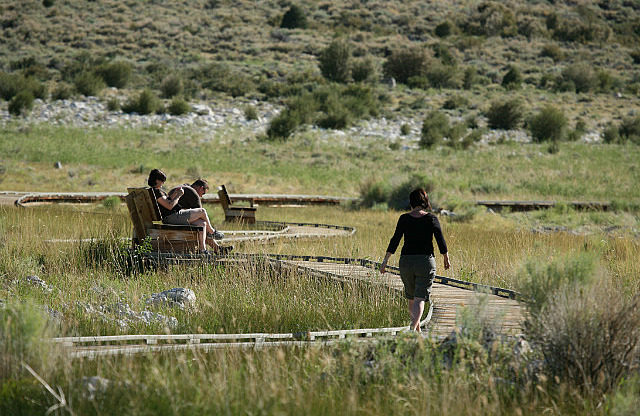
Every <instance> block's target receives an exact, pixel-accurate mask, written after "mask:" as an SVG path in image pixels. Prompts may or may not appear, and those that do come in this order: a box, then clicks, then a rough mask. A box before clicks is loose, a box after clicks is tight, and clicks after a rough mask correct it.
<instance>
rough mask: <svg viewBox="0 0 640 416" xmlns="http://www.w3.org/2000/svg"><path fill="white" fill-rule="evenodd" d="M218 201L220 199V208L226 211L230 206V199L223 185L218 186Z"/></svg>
mask: <svg viewBox="0 0 640 416" xmlns="http://www.w3.org/2000/svg"><path fill="white" fill-rule="evenodd" d="M218 199H220V204H222V208H223V209H224V210H225V211H226V210H228V209H229V206H230V205H231V198H229V193H228V192H227V187H226V186H224V185H220V186H219V187H218Z"/></svg>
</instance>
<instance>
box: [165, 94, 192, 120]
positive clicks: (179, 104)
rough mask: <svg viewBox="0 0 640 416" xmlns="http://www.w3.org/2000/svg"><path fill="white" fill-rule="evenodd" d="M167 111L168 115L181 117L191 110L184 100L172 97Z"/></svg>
mask: <svg viewBox="0 0 640 416" xmlns="http://www.w3.org/2000/svg"><path fill="white" fill-rule="evenodd" d="M167 110H168V111H169V114H171V115H173V116H181V115H183V114H187V113H189V112H190V111H191V110H192V107H191V104H189V103H188V102H187V101H186V100H185V99H184V98H182V97H174V98H173V100H171V103H170V104H169V106H168V107H167Z"/></svg>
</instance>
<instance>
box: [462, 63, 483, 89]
mask: <svg viewBox="0 0 640 416" xmlns="http://www.w3.org/2000/svg"><path fill="white" fill-rule="evenodd" d="M479 82H480V76H479V75H478V71H477V70H476V69H475V68H474V67H472V66H468V67H466V68H465V70H464V73H463V75H462V88H464V89H465V90H470V89H471V88H473V86H474V85H476V84H478V83H479Z"/></svg>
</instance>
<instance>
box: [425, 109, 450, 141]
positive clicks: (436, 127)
mask: <svg viewBox="0 0 640 416" xmlns="http://www.w3.org/2000/svg"><path fill="white" fill-rule="evenodd" d="M449 129H450V126H449V119H448V118H447V115H446V114H444V113H442V112H440V111H432V112H430V113H429V114H427V117H426V118H425V119H424V121H423V122H422V130H421V133H420V146H421V147H426V148H429V147H433V146H434V145H436V144H438V143H440V142H441V141H442V140H443V139H444V138H445V137H447V135H448V134H449Z"/></svg>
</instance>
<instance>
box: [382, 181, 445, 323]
mask: <svg viewBox="0 0 640 416" xmlns="http://www.w3.org/2000/svg"><path fill="white" fill-rule="evenodd" d="M409 203H410V205H411V212H409V213H406V214H402V215H401V216H400V218H399V219H398V224H397V225H396V231H395V232H394V233H393V237H391V240H390V241H389V246H388V247H387V253H386V254H385V257H384V260H383V261H382V264H381V265H380V272H381V273H384V272H385V271H386V267H387V261H389V257H391V255H392V254H393V253H395V252H396V249H397V248H398V244H400V239H401V238H402V237H403V236H404V245H403V246H402V252H401V255H400V262H399V266H400V277H401V278H402V283H403V284H404V295H405V297H406V298H407V299H408V300H409V313H410V315H411V326H410V328H411V330H413V331H418V332H420V318H422V313H423V312H424V303H425V301H429V295H430V293H431V285H432V284H433V279H434V278H435V276H436V260H435V257H434V251H433V238H434V237H435V239H436V243H438V249H439V250H440V253H441V254H442V255H443V257H444V268H445V270H446V269H448V268H449V267H450V264H449V253H448V251H447V243H446V242H445V240H444V236H443V234H442V228H441V227H440V222H439V221H438V217H436V216H435V215H433V214H431V213H429V212H428V210H431V204H430V203H429V197H428V196H427V192H426V191H425V190H424V189H422V188H419V189H415V190H414V191H412V192H411V194H410V195H409Z"/></svg>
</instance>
